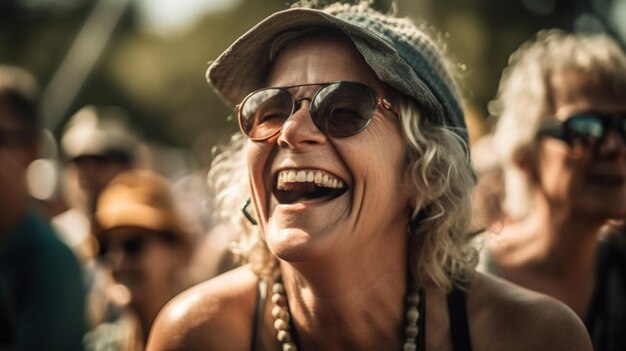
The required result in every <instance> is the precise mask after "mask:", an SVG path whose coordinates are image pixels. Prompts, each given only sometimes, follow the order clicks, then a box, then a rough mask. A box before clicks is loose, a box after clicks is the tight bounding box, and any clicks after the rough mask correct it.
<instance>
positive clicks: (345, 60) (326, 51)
mask: <svg viewBox="0 0 626 351" xmlns="http://www.w3.org/2000/svg"><path fill="white" fill-rule="evenodd" d="M267 77H268V78H267V80H266V84H267V86H290V85H299V84H307V83H325V82H332V81H338V80H351V81H359V82H363V83H366V84H368V85H370V86H371V87H373V88H375V89H376V90H377V91H380V90H381V89H382V86H383V84H382V82H381V81H380V80H379V79H378V77H377V76H376V74H375V73H374V71H373V70H372V69H371V68H370V67H369V66H368V65H367V63H366V62H365V60H364V59H363V56H361V54H360V53H359V52H358V51H357V49H356V47H355V46H354V44H353V43H352V42H351V41H349V40H348V39H346V38H344V37H341V36H338V37H321V36H319V35H314V36H307V37H303V38H300V39H296V40H293V41H291V42H290V43H289V44H288V45H286V46H285V47H284V48H283V49H282V50H281V51H280V52H279V54H278V55H277V56H276V59H275V60H274V62H273V63H272V65H271V66H270V70H269V74H268V76H267Z"/></svg>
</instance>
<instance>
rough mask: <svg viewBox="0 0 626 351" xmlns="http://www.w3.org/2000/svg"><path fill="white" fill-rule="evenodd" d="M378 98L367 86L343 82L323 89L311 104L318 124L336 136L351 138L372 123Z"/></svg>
mask: <svg viewBox="0 0 626 351" xmlns="http://www.w3.org/2000/svg"><path fill="white" fill-rule="evenodd" d="M375 106H376V95H375V94H374V92H373V91H372V90H371V88H369V87H368V86H367V85H365V84H361V83H356V82H339V83H334V84H330V85H328V86H326V87H324V88H322V89H321V90H320V91H319V92H318V93H317V94H316V95H315V98H314V99H313V101H312V102H311V116H312V117H313V121H314V122H315V125H316V126H317V127H318V128H319V129H320V130H321V131H323V132H324V133H326V134H328V135H330V136H333V137H339V138H342V137H348V136H352V135H355V134H357V133H359V132H360V131H362V130H363V129H365V128H366V127H367V125H368V124H369V123H370V121H371V120H372V116H373V115H374V109H375Z"/></svg>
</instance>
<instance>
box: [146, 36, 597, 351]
mask: <svg viewBox="0 0 626 351" xmlns="http://www.w3.org/2000/svg"><path fill="white" fill-rule="evenodd" d="M336 80H355V81H359V82H363V83H366V84H368V85H369V86H371V87H372V88H374V89H375V90H376V91H377V92H378V94H379V95H381V96H383V97H385V98H388V99H390V100H391V101H393V99H394V96H395V95H394V93H393V92H392V90H391V89H390V88H388V87H386V86H385V85H384V84H382V83H381V82H380V81H379V80H378V78H377V77H376V76H375V75H374V74H373V72H372V71H371V70H370V69H369V67H368V66H367V64H366V63H365V62H364V60H363V58H362V57H361V56H360V55H359V54H358V52H357V51H356V49H355V48H354V46H353V45H352V44H351V42H349V41H347V40H344V39H329V38H328V37H321V36H310V37H306V38H304V40H299V41H297V42H295V43H293V44H292V45H289V46H287V47H286V48H285V49H283V51H282V52H281V53H280V54H279V55H278V57H277V58H276V60H275V62H274V64H273V66H272V69H271V70H270V72H269V75H268V79H267V86H291V85H296V84H306V83H315V82H319V83H323V82H330V81H336ZM315 89H316V87H306V88H302V89H298V90H296V91H295V92H294V94H295V95H296V97H310V96H311V95H313V94H314V93H315ZM403 143H404V141H403V137H402V136H401V133H400V127H399V123H398V120H397V117H396V116H395V115H394V114H393V113H391V112H390V111H387V110H382V109H380V108H377V109H376V111H375V116H374V120H373V121H372V123H371V124H370V126H369V127H368V128H367V129H366V130H364V131H363V132H361V133H359V134H357V135H354V136H352V137H348V138H343V139H337V138H331V137H328V136H326V135H324V134H323V133H322V132H320V131H319V130H318V129H317V128H316V127H315V125H314V124H313V122H312V120H311V118H310V116H309V112H308V102H305V103H303V105H302V106H301V107H300V108H299V109H298V110H297V111H296V112H295V113H294V114H293V115H292V116H290V117H289V118H288V119H287V121H286V122H285V124H284V126H283V128H282V130H281V132H280V133H279V134H278V135H277V136H275V137H273V138H271V139H268V140H266V141H262V142H252V141H248V143H247V146H246V152H247V161H248V167H249V168H248V171H249V175H250V180H251V192H252V194H253V196H252V200H253V203H254V205H255V207H256V213H257V214H258V216H257V217H258V218H259V219H260V221H259V222H260V227H261V229H262V231H263V232H264V234H265V239H266V241H267V245H268V247H269V248H270V250H271V251H272V253H273V254H275V255H276V256H277V257H278V258H279V259H280V261H279V262H280V263H279V264H280V271H281V273H282V279H283V282H284V286H285V290H286V294H287V296H288V300H289V307H290V310H291V315H292V318H293V322H294V325H295V326H296V330H297V333H298V338H299V342H298V343H299V349H302V350H331V351H333V350H401V349H403V344H404V337H403V329H404V326H405V321H404V314H405V310H404V303H403V299H404V296H405V292H406V281H405V276H406V256H407V248H406V246H407V234H406V232H407V229H406V228H407V224H408V221H409V213H410V208H409V200H410V197H411V196H419V194H411V192H410V191H408V187H406V186H405V185H404V181H403V178H404V177H403V173H402V171H401V163H402V162H401V161H402V158H403V156H404V148H403V145H404V144H403ZM285 169H295V170H298V169H307V170H308V169H320V170H324V171H325V172H328V173H331V174H333V175H334V176H336V177H338V178H340V179H341V180H342V181H343V182H344V183H345V185H346V187H347V190H346V191H345V192H344V193H342V194H341V195H339V196H338V197H336V198H312V199H301V200H296V201H294V202H291V203H280V202H279V201H278V200H277V199H276V198H275V196H273V192H274V188H275V187H276V174H277V172H279V171H281V170H285ZM257 282H258V277H257V276H256V275H255V274H254V273H253V271H252V270H251V269H250V267H248V266H243V267H241V268H238V269H235V270H233V271H230V272H228V273H226V274H224V275H221V276H218V277H217V278H214V279H212V280H210V281H208V282H206V283H203V284H201V285H198V286H196V287H194V288H192V289H190V290H188V291H186V292H184V293H183V294H182V295H179V296H178V297H177V298H175V299H174V300H173V301H172V302H170V303H169V304H168V306H166V307H165V309H164V310H163V311H162V312H161V313H160V315H159V317H158V318H157V321H156V322H155V326H154V328H153V329H152V331H151V335H150V339H149V341H148V345H147V350H148V351H164V350H242V351H243V350H250V349H252V334H253V330H254V326H253V323H254V318H253V316H254V315H255V306H256V299H257ZM424 285H425V286H424V288H425V291H426V300H427V301H428V303H427V306H428V307H427V311H428V313H426V316H424V317H423V318H426V326H427V327H426V330H424V331H420V333H424V334H425V335H426V347H427V349H428V350H443V351H445V350H452V344H451V336H450V329H449V319H448V315H447V304H446V300H445V296H446V292H445V291H442V290H441V289H439V288H437V287H435V286H433V285H431V284H424ZM467 299H468V300H467V303H468V319H469V321H470V333H471V339H472V346H473V347H474V349H475V350H529V349H542V348H544V347H545V348H549V349H552V350H568V351H571V350H590V349H591V348H590V344H589V340H588V338H586V334H585V332H584V329H583V326H582V324H581V323H580V321H579V320H577V319H576V318H575V317H574V315H573V313H572V312H571V311H570V310H569V309H567V308H565V307H564V306H563V305H562V304H559V303H557V302H555V301H554V300H552V299H549V298H547V297H544V296H541V295H538V294H535V293H531V292H529V291H526V290H522V289H520V288H517V287H514V286H513V285H511V284H508V283H505V282H503V281H500V280H497V279H494V278H489V277H487V276H483V275H480V274H477V275H476V276H475V277H474V279H473V280H472V283H471V289H470V291H469V292H468V294H467ZM262 307H263V308H262V310H261V313H262V317H261V320H262V322H261V327H260V329H257V333H259V334H258V340H257V341H258V342H257V348H256V349H257V350H280V349H282V347H281V345H280V343H279V342H278V341H277V339H276V333H275V331H274V329H273V323H274V320H273V318H272V315H271V307H272V306H271V303H266V304H265V305H264V306H262ZM513 317H514V318H513Z"/></svg>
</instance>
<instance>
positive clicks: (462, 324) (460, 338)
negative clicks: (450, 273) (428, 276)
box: [447, 285, 472, 351]
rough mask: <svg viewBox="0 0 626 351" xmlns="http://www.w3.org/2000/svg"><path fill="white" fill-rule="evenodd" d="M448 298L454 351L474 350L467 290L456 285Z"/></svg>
mask: <svg viewBox="0 0 626 351" xmlns="http://www.w3.org/2000/svg"><path fill="white" fill-rule="evenodd" d="M447 300H448V317H449V319H450V334H451V336H452V349H453V350H454V351H472V343H471V338H470V333H469V323H468V320H467V304H466V301H465V291H463V290H462V289H460V288H459V287H458V286H456V285H455V286H454V288H453V289H452V291H450V293H448V296H447Z"/></svg>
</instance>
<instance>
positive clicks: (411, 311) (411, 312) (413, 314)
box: [406, 306, 420, 323]
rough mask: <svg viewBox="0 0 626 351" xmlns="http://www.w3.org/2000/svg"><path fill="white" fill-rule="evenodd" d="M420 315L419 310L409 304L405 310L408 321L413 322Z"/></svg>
mask: <svg viewBox="0 0 626 351" xmlns="http://www.w3.org/2000/svg"><path fill="white" fill-rule="evenodd" d="M419 317H420V312H419V311H418V310H417V307H415V306H411V307H409V308H408V309H407V310H406V319H407V320H408V321H409V322H412V323H415V322H417V320H418V319H419Z"/></svg>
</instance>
